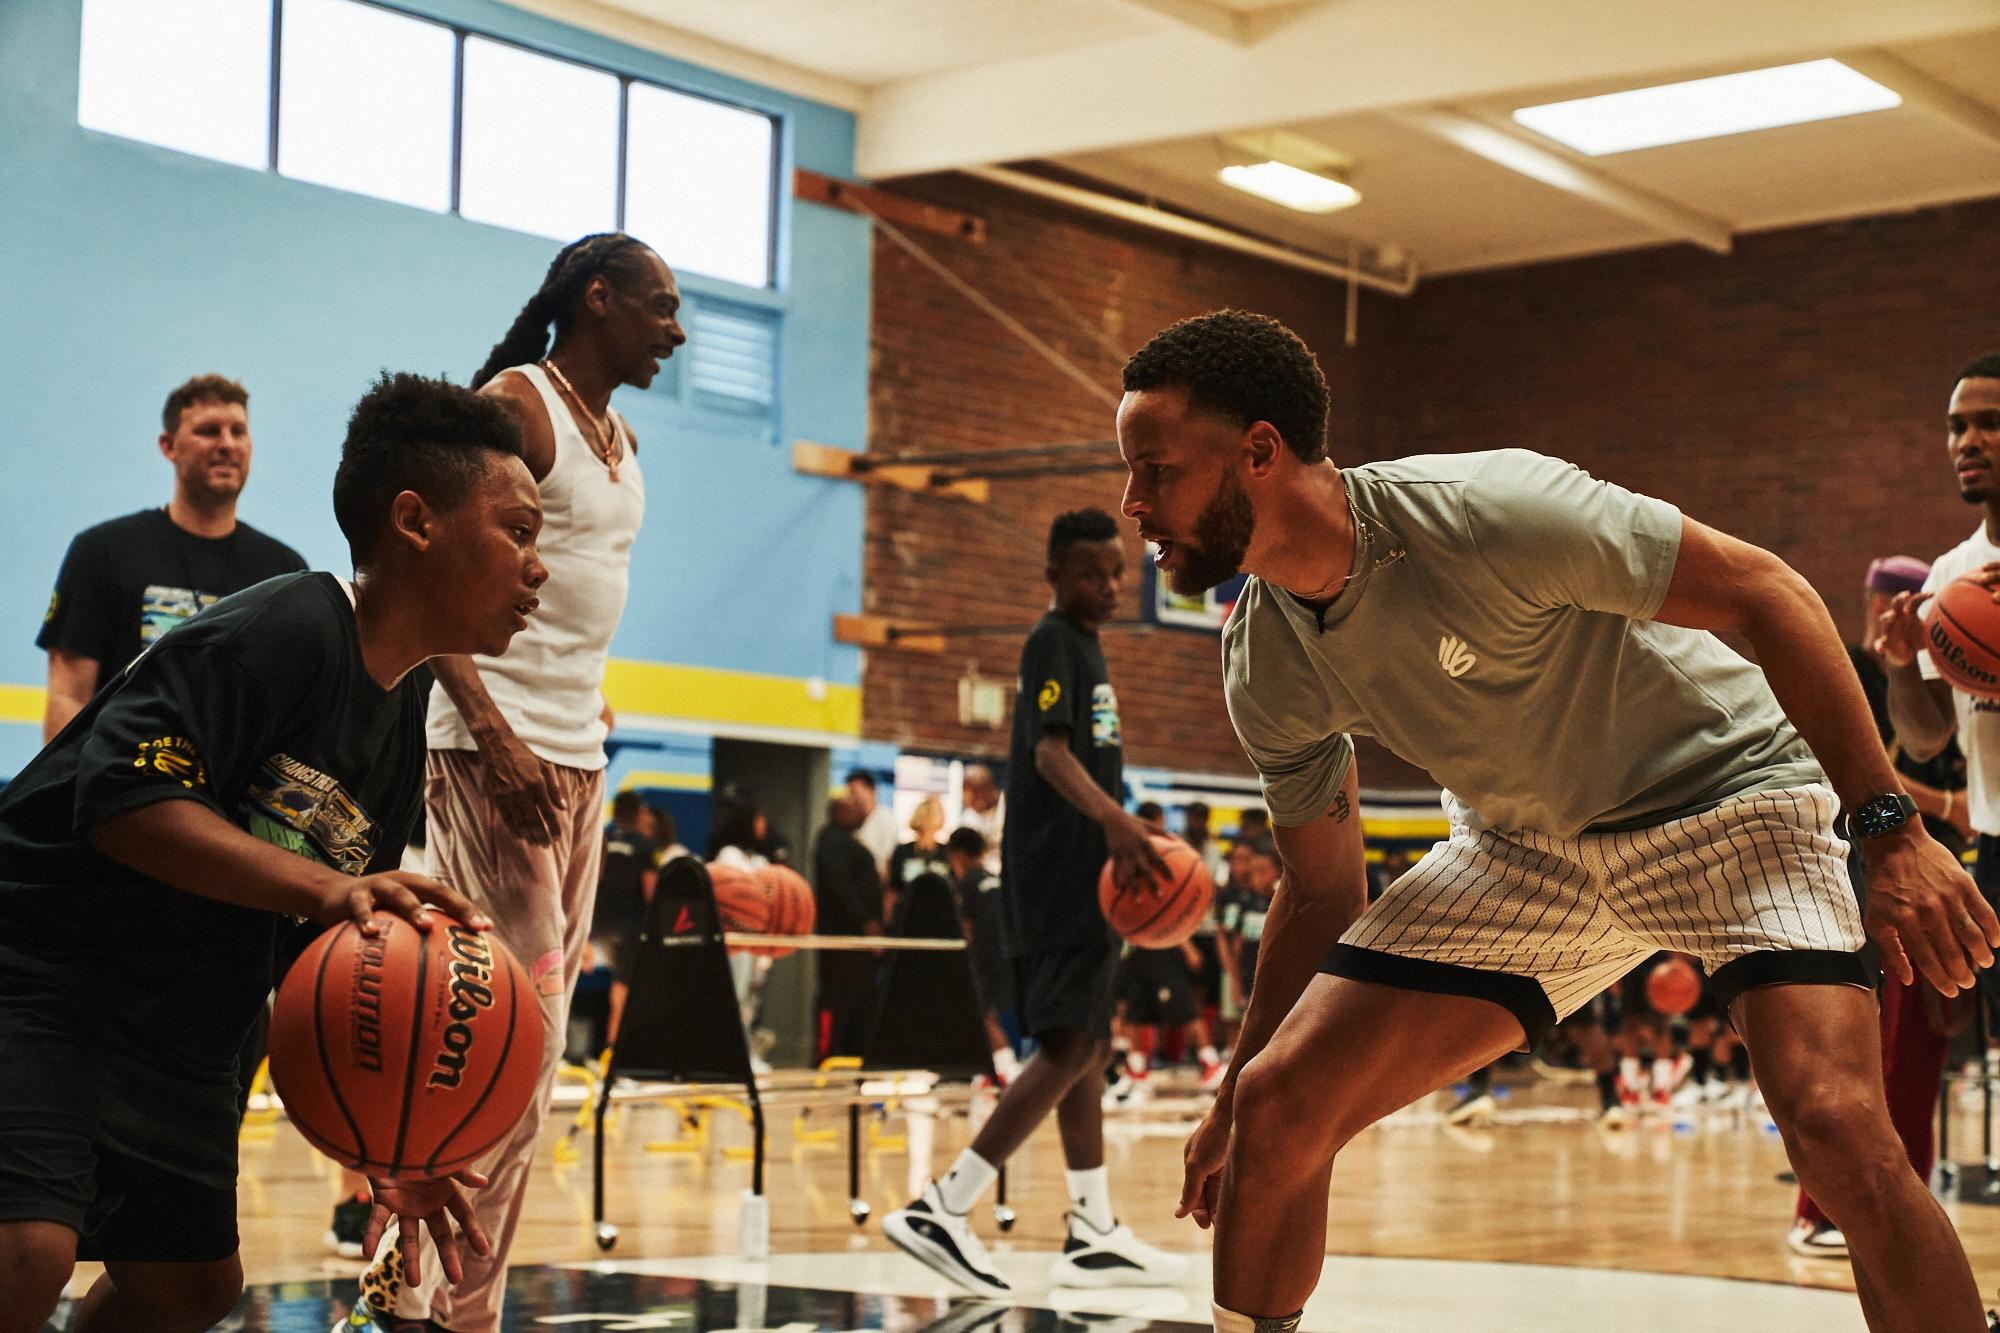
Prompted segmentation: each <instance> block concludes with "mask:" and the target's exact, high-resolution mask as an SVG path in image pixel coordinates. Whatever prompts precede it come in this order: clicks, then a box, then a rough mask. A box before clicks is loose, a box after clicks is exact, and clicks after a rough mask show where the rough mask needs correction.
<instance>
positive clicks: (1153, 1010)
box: [1119, 949, 1198, 1027]
mask: <svg viewBox="0 0 2000 1333" xmlns="http://www.w3.org/2000/svg"><path fill="white" fill-rule="evenodd" d="M1119 994H1120V998H1121V999H1123V1000H1124V1001H1125V1021H1126V1022H1127V1023H1140V1024H1144V1025H1146V1026H1148V1027H1154V1026H1161V1025H1165V1026H1169V1027H1180V1026H1181V1025H1183V1024H1186V1023H1192V1022H1194V1020H1195V1015H1196V1013H1197V1012H1198V1011H1197V1009H1196V1006H1195V999H1194V972H1193V969H1191V968H1190V967H1188V965H1187V959H1185V958H1183V957H1182V956H1181V951H1180V950H1179V949H1134V950H1133V951H1132V952H1131V953H1129V954H1127V955H1125V962H1124V966H1123V967H1122V968H1121V969H1120V978H1119Z"/></svg>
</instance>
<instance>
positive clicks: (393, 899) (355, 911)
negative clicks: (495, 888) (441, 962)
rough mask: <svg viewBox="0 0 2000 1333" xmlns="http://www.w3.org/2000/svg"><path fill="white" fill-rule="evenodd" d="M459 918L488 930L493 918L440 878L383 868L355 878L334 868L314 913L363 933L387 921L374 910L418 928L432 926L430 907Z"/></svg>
mask: <svg viewBox="0 0 2000 1333" xmlns="http://www.w3.org/2000/svg"><path fill="white" fill-rule="evenodd" d="M433 907H435V908H437V909H438V910H439V911H441V912H443V913H445V915H447V916H450V917H453V918H455V919H456V920H459V921H463V922H464V923H465V924H466V925H468V926H470V927H471V928H472V929H474V930H491V929H493V921H492V919H491V918H490V917H488V916H487V915H486V913H484V912H482V911H480V910H479V909H478V908H477V907H474V906H473V905H472V902H471V900H470V899H468V898H466V897H464V896H463V895H462V894H460V893H459V892H458V890H456V889H454V888H452V887H451V886H450V885H449V884H446V883H444V882H443V881H442V880H435V879H432V878H431V877H430V876H429V875H418V874H414V873H412V872H410V871H408V870H385V871H383V872H382V873H381V874H379V875H362V876H360V877H359V878H354V877H350V876H347V875H341V874H335V875H333V876H332V877H331V878H330V879H329V880H328V881H327V885H326V889H325V891H324V892H323V893H322V895H321V897H320V906H319V910H318V911H316V912H314V913H313V919H314V920H315V921H318V922H319V923H320V924H321V925H324V926H338V925H341V924H343V923H344V922H348V921H352V922H353V923H354V924H355V925H356V926H358V927H360V929H361V933H362V934H364V935H379V934H381V933H382V932H383V931H384V930H385V929H387V928H388V927H387V924H386V923H385V922H383V921H382V920H381V919H380V918H379V917H378V916H377V915H376V914H377V913H378V912H393V913H395V914H396V915H397V916H399V917H402V918H403V919H404V920H405V921H407V922H409V923H410V924H411V925H413V926H415V927H416V928H417V929H418V930H429V929H430V928H431V908H433Z"/></svg>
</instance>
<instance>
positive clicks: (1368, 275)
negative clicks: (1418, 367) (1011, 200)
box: [959, 167, 1417, 296]
mask: <svg viewBox="0 0 2000 1333" xmlns="http://www.w3.org/2000/svg"><path fill="white" fill-rule="evenodd" d="M959 170H960V171H962V172H963V173H964V174H965V175H968V176H976V177H978V178H979V179H980V180H983V181H991V182H992V183H993V184H995V185H1004V186H1006V187H1007V188H1008V189H1010V190H1020V191H1023V192H1024V193H1027V194H1036V195H1040V196H1041V197H1042V198H1044V199H1053V200H1055V201H1056V202H1058V203H1063V204H1068V205H1070V206H1071V207H1072V208H1081V209H1085V210H1087V211H1089V212H1092V213H1099V214H1102V215H1104V216H1105V217H1111V218H1117V219H1119V220H1120V221H1122V222H1130V223H1134V224H1136V225H1138V226H1141V227H1150V228H1152V229H1153V230H1155V231H1163V232H1168V233H1170V234H1172V235H1175V236H1181V237H1185V238H1187V239H1188V240H1194V241H1201V242H1203V243H1205V244H1208V245H1215V246H1220V247H1222V248H1223V249H1225V250H1234V251H1236V252H1237V253H1238V254H1245V255H1250V256H1253V257H1254V258H1257V259H1263V260H1268V261H1270V262H1271V263H1274V264H1284V265H1286V266H1287V267H1290V268H1296V269H1303V270H1305V271H1306V272H1308V273H1317V274H1319V275H1320V276H1321V277H1324V278H1333V279H1336V280H1337V281H1340V282H1352V283H1358V284H1360V285H1361V286H1363V287H1368V288H1372V289H1373V290H1375V291H1378V292H1387V293H1389V294H1390V295H1391V296H1408V295H1409V294H1410V293H1411V292H1413V291H1415V290H1416V288H1417V266H1416V263H1415V261H1413V260H1406V261H1405V262H1404V264H1403V273H1402V276H1401V277H1390V276H1388V275H1386V274H1382V273H1376V272H1374V271H1372V270H1369V269H1365V268H1361V267H1359V266H1357V265H1352V264H1344V263H1342V262H1340V261H1339V260H1335V259H1328V258H1326V257H1324V256H1321V255H1316V254H1312V253H1310V252H1308V251H1305V250H1294V249H1292V248H1291V247H1289V246H1284V245H1274V244H1273V243H1271V242H1270V241H1265V240H1259V239H1258V238H1257V237H1254V236H1247V235H1245V234H1243V233H1242V232H1237V231H1230V230H1229V229H1228V228H1226V227H1218V226H1216V225H1215V224H1214V223H1210V222H1202V221H1200V220H1199V219H1196V218H1190V217H1183V216H1182V215H1181V214H1179V213H1169V212H1167V211H1166V210H1165V209H1163V208H1151V207H1148V206H1147V205H1145V204H1135V203H1133V202H1131V201H1130V200H1126V199H1120V198H1118V197H1116V196H1115V195H1109V194H1101V193H1099V192H1098V191H1096V190H1086V189H1083V188H1081V187H1079V186H1075V185H1065V184H1064V183H1063V182H1061V181H1052V180H1049V179H1047V178H1045V177H1042V176H1032V175H1029V174H1028V173H1027V172H1025V171H1014V170H1012V169H1010V168H1007V167H961V168H959Z"/></svg>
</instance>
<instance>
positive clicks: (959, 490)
mask: <svg viewBox="0 0 2000 1333" xmlns="http://www.w3.org/2000/svg"><path fill="white" fill-rule="evenodd" d="M792 469H793V470H794V471H796V472H803V473H804V474H805V475H807V476H809V477H830V478H832V479H834V480H836V481H858V482H860V483H861V484H862V485H864V486H892V487H894V488H896V489H897V490H902V491H914V492H916V493H918V494H920V495H949V496H952V497H954V498H956V499H960V500H970V501H971V502H972V503H974V504H985V503H986V501H987V498H988V497H989V496H990V495H991V494H992V491H993V488H992V486H991V485H990V484H988V483H987V481H986V479H985V478H983V477H968V476H965V475H964V474H963V473H961V472H959V471H956V470H954V469H951V468H942V467H933V466H930V465H929V464H923V463H890V464H881V465H878V464H877V463H875V462H874V461H873V460H872V459H871V458H870V457H869V455H867V454H860V453H855V452H854V451H853V450H851V449H836V448H835V447H834V446H832V445H830V444H815V443H814V442H812V441H811V440H796V441H794V442H793V444H792Z"/></svg>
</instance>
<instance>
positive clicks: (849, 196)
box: [792, 167, 986, 245]
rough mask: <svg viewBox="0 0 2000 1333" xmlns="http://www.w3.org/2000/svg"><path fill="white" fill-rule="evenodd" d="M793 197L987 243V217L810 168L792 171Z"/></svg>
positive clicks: (978, 243) (964, 239)
mask: <svg viewBox="0 0 2000 1333" xmlns="http://www.w3.org/2000/svg"><path fill="white" fill-rule="evenodd" d="M792 197H793V198H796V199H803V200H805V201H807V202H808V203H814V204H825V205H826V206H827V207H828V208H838V209H842V210H844V211H846V212H849V213H859V214H861V215H863V216H864V217H866V216H868V215H871V214H872V215H873V216H875V217H879V218H881V219H882V220H883V221H885V222H893V223H895V224H896V225H897V226H899V227H915V228H919V229H920V230H923V231H930V232H936V233H937V234H938V235H940V236H956V237H958V238H959V239H960V240H961V241H971V242H972V243H973V244H974V245H984V244H985V243H986V219H985V218H982V217H974V216H973V215H972V214H970V213H961V212H959V211H958V210H957V209H954V208H940V207H938V206H937V205H936V204H927V203H924V202H923V201H921V200H918V199H911V198H909V197H908V196H906V195H900V194H891V193H890V192H889V191H887V190H876V189H871V188H870V187H868V186H866V185H856V184H855V183H854V182H852V181H844V180H841V179H840V178H839V177H837V176H825V175H821V174H820V173H819V172H817V171H807V170H806V169H805V168H804V167H800V168H798V169H797V170H795V171H793V172H792Z"/></svg>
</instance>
